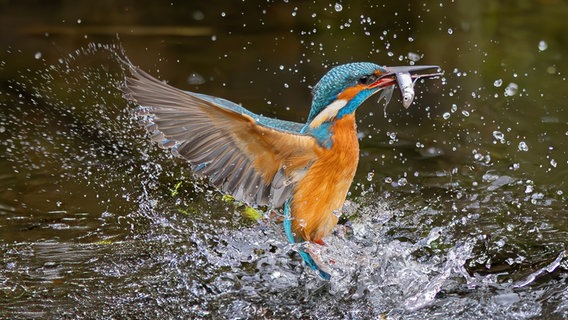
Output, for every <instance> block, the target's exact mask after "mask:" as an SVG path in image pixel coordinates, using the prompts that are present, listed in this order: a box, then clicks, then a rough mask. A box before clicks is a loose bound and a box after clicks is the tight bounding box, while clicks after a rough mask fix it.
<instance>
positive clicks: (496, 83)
mask: <svg viewBox="0 0 568 320" xmlns="http://www.w3.org/2000/svg"><path fill="white" fill-rule="evenodd" d="M502 84H503V80H502V79H497V80H495V81H494V82H493V85H494V86H495V87H497V88H499V87H500V86H501V85H502Z"/></svg>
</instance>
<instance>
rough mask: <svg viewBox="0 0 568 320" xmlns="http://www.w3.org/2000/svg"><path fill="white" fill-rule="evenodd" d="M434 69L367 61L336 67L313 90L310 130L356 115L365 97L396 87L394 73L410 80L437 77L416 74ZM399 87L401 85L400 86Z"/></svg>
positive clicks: (309, 117)
mask: <svg viewBox="0 0 568 320" xmlns="http://www.w3.org/2000/svg"><path fill="white" fill-rule="evenodd" d="M434 68H435V69H437V68H438V67H437V66H403V67H382V66H379V65H377V64H374V63H370V62H356V63H348V64H344V65H339V66H336V67H334V68H333V69H331V70H330V71H329V72H328V73H327V74H325V75H324V76H323V78H321V80H320V81H319V82H318V83H317V84H316V85H315V86H314V88H313V91H312V93H313V100H312V108H311V110H310V114H309V116H308V123H307V125H308V126H309V127H310V128H317V127H319V126H320V125H321V124H322V123H325V122H328V121H331V120H334V119H340V118H341V117H343V116H345V115H348V114H351V113H353V112H355V110H356V109H357V108H358V107H359V106H360V105H361V104H362V103H363V102H364V101H365V100H366V99H367V98H369V97H370V96H372V95H373V94H375V93H377V92H379V91H381V90H382V89H385V88H387V87H390V86H393V85H395V84H397V74H409V75H410V76H409V79H417V78H421V77H427V76H437V75H439V74H437V73H436V74H426V75H420V74H416V72H418V71H423V70H427V69H434ZM411 74H412V75H411ZM412 84H413V83H411V85H412ZM398 85H399V86H401V84H400V83H398Z"/></svg>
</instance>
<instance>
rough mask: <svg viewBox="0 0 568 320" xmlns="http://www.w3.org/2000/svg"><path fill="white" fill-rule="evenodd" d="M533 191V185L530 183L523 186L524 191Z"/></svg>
mask: <svg viewBox="0 0 568 320" xmlns="http://www.w3.org/2000/svg"><path fill="white" fill-rule="evenodd" d="M533 191H534V187H533V186H531V185H527V186H526V188H525V193H532V192H533Z"/></svg>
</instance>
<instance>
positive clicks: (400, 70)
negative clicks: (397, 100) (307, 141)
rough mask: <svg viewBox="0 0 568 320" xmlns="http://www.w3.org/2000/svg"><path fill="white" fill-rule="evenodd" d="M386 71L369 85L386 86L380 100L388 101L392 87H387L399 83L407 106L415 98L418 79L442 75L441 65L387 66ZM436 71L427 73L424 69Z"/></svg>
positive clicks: (403, 102) (404, 104)
mask: <svg viewBox="0 0 568 320" xmlns="http://www.w3.org/2000/svg"><path fill="white" fill-rule="evenodd" d="M385 69H386V70H387V72H386V73H384V74H383V75H381V77H380V78H378V79H377V80H376V81H375V82H373V83H372V84H371V85H370V86H369V87H371V88H377V89H378V88H385V90H384V91H383V94H381V96H380V98H379V101H380V100H381V99H385V101H386V102H387V103H388V101H390V96H391V95H392V91H393V90H392V88H387V87H390V86H393V85H395V84H396V85H398V89H399V91H400V95H401V97H402V105H403V107H405V108H408V107H410V105H411V104H412V101H413V100H414V84H415V83H416V80H418V79H421V78H434V77H439V76H441V75H442V73H441V72H438V70H440V67H438V66H400V67H385ZM433 69H435V70H436V72H430V73H426V72H424V71H427V70H430V71H433Z"/></svg>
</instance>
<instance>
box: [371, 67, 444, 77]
mask: <svg viewBox="0 0 568 320" xmlns="http://www.w3.org/2000/svg"><path fill="white" fill-rule="evenodd" d="M385 69H386V70H387V72H386V73H384V74H382V75H381V78H385V77H391V76H394V75H396V74H397V73H409V74H410V75H411V76H412V79H420V78H432V77H439V76H441V75H442V72H441V70H442V69H441V68H440V67H439V66H397V67H385ZM426 70H430V71H431V72H429V73H426V72H424V71H426Z"/></svg>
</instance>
